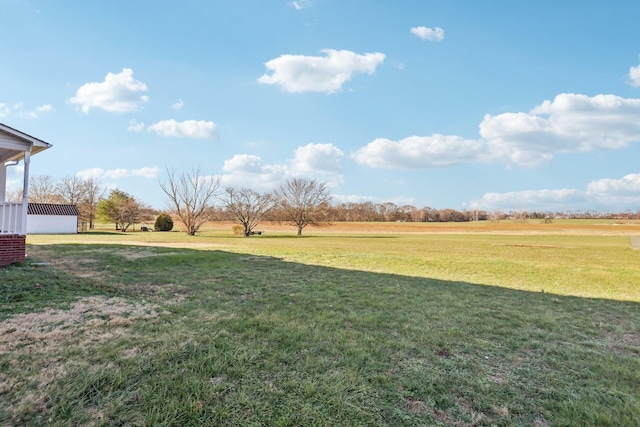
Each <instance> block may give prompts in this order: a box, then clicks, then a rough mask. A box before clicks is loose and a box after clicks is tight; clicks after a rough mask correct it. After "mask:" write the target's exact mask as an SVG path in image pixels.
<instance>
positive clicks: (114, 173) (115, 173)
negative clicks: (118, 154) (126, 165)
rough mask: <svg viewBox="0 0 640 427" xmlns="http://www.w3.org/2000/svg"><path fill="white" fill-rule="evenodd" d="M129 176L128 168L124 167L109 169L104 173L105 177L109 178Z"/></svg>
mask: <svg viewBox="0 0 640 427" xmlns="http://www.w3.org/2000/svg"><path fill="white" fill-rule="evenodd" d="M127 176H129V171H128V170H127V169H122V168H118V169H109V170H106V171H104V174H103V177H104V178H107V179H119V178H125V177H127Z"/></svg>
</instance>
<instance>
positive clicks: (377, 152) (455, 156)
mask: <svg viewBox="0 0 640 427" xmlns="http://www.w3.org/2000/svg"><path fill="white" fill-rule="evenodd" d="M486 156H487V154H486V144H484V143H483V142H482V141H475V140H469V139H464V138H462V137H459V136H448V135H438V134H436V135H431V136H410V137H408V138H404V139H401V140H400V141H392V140H389V139H385V138H378V139H375V140H373V141H372V142H370V143H369V144H367V145H366V146H364V147H362V148H360V149H358V150H357V151H356V152H355V153H353V154H352V155H351V157H352V158H353V159H354V160H355V161H356V162H357V163H360V164H363V165H367V166H370V167H372V168H389V169H421V168H428V167H437V166H448V165H453V164H456V163H461V162H474V161H479V160H481V159H483V158H484V157H486Z"/></svg>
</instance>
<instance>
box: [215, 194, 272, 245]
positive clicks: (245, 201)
mask: <svg viewBox="0 0 640 427" xmlns="http://www.w3.org/2000/svg"><path fill="white" fill-rule="evenodd" d="M223 202H224V206H225V209H226V210H227V212H228V213H229V214H230V215H232V216H233V217H234V219H235V220H236V222H238V223H240V224H241V225H242V226H243V227H244V235H245V237H248V236H251V234H252V231H253V229H254V228H255V227H256V226H257V225H258V224H259V223H260V221H262V219H263V218H264V216H265V215H266V214H267V213H268V212H269V210H270V209H271V208H272V207H273V196H272V195H271V194H269V193H265V194H260V193H258V192H256V191H253V190H251V189H249V188H241V189H239V190H237V189H235V188H231V187H228V188H226V189H225V195H224V197H223Z"/></svg>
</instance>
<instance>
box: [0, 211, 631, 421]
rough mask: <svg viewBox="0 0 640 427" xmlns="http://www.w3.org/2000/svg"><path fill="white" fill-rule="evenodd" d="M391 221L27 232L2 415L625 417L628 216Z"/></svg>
mask: <svg viewBox="0 0 640 427" xmlns="http://www.w3.org/2000/svg"><path fill="white" fill-rule="evenodd" d="M369 227H371V225H369ZM397 227H398V228H384V229H383V228H379V229H376V228H375V227H374V228H371V229H368V230H365V229H361V228H358V227H355V226H354V228H353V229H348V230H347V229H343V230H340V229H333V230H332V229H326V230H324V229H323V230H308V231H305V234H306V236H303V237H302V238H296V237H295V235H294V234H295V230H293V229H290V230H287V229H277V228H275V227H274V229H273V230H271V229H269V230H267V233H265V234H264V235H262V236H254V237H251V238H242V237H235V236H232V235H231V232H230V227H227V226H225V227H216V226H212V227H209V228H207V229H205V230H204V232H203V233H202V234H201V235H199V236H195V237H189V236H187V235H186V234H183V233H179V232H171V233H126V234H124V235H123V234H119V233H111V232H108V231H104V230H103V231H101V232H91V233H88V234H79V235H73V236H29V237H28V239H27V242H28V248H27V251H28V254H29V256H28V260H27V262H26V263H24V264H21V265H14V266H10V267H8V268H4V269H0V322H1V323H0V425H7V426H12V425H20V426H39V425H59V426H63V425H64V426H68V425H94V426H101V425H104V426H111V425H113V426H116V425H118V426H120V425H131V426H142V425H146V426H150V425H154V426H155V425H158V426H160V425H161V426H203V425H206V426H209V425H211V426H217V425H220V426H328V425H336V426H438V425H440V426H484V425H501V426H510V425H514V426H515V425H522V426H571V425H575V426H607V425H609V426H636V425H637V420H639V419H640V305H639V303H640V251H639V250H634V249H632V248H631V247H630V243H629V242H630V239H629V236H630V235H631V234H634V233H635V234H634V235H636V236H637V235H638V234H640V233H638V232H637V231H640V229H639V228H638V227H637V225H636V229H637V231H635V230H636V229H633V228H631V229H624V230H622V229H621V228H616V229H615V231H612V232H605V231H602V230H600V229H598V232H582V231H576V229H575V228H574V225H573V223H572V224H567V225H566V227H562V226H560V225H558V224H554V227H553V228H548V229H546V230H540V229H539V227H533V226H531V227H527V226H521V227H519V228H518V227H515V228H514V227H511V226H507V225H505V226H504V227H500V226H495V228H493V229H492V228H489V229H483V230H476V229H471V228H469V227H468V226H461V228H460V229H455V230H451V229H442V228H439V227H428V225H424V228H417V229H410V230H407V229H406V228H402V229H401V228H400V226H397ZM412 227H413V226H412ZM489 227H490V226H489ZM611 227H615V225H611ZM612 230H613V228H612Z"/></svg>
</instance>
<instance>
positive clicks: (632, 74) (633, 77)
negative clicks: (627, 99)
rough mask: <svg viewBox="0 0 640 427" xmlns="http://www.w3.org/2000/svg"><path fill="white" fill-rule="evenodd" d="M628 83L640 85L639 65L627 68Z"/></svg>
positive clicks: (635, 85) (634, 85)
mask: <svg viewBox="0 0 640 427" xmlns="http://www.w3.org/2000/svg"><path fill="white" fill-rule="evenodd" d="M629 83H630V84H631V86H633V87H639V86H640V65H638V66H636V67H631V68H629Z"/></svg>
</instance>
